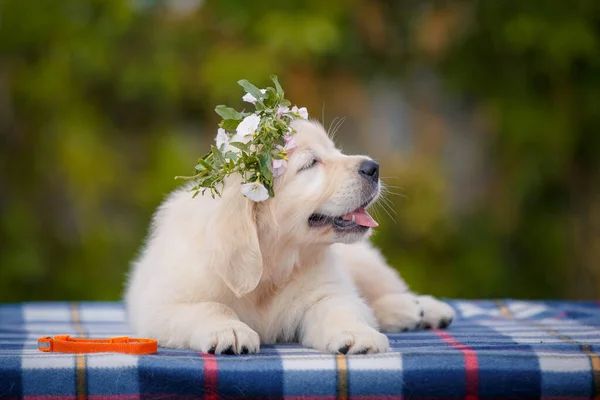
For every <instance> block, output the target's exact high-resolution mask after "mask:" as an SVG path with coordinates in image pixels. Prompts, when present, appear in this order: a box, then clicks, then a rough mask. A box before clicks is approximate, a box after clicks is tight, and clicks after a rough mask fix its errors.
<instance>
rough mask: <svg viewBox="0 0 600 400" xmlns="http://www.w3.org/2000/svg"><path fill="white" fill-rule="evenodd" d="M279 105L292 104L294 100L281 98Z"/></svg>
mask: <svg viewBox="0 0 600 400" xmlns="http://www.w3.org/2000/svg"><path fill="white" fill-rule="evenodd" d="M279 105H281V106H291V105H292V102H291V101H289V100H287V99H282V100H279Z"/></svg>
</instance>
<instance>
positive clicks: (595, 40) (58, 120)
mask: <svg viewBox="0 0 600 400" xmlns="http://www.w3.org/2000/svg"><path fill="white" fill-rule="evenodd" d="M599 42H600V2H598V1H596V0H579V1H565V0H545V1H543V2H535V1H523V0H502V1H494V0H491V1H490V0H470V1H426V0H423V1H408V0H406V1H398V0H327V1H324V0H305V1H299V2H286V1H281V0H268V1H267V0H260V1H259V0H253V1H247V0H210V1H209V0H204V1H202V0H171V1H152V0H35V1H27V0H25V1H24V0H4V1H1V2H0V211H1V214H0V218H1V221H0V301H23V300H38V299H40V300H59V299H60V300H73V299H78V300H83V299H90V300H116V299H118V298H119V297H120V295H121V292H122V288H123V282H124V279H125V274H126V271H127V269H128V267H129V263H130V261H131V260H132V258H134V256H135V254H136V252H137V251H138V249H139V246H140V245H141V244H142V242H143V238H144V236H145V235H146V232H147V227H148V222H149V221H150V217H151V214H152V212H153V211H154V209H155V208H156V207H157V206H158V205H159V203H160V202H161V200H162V199H163V197H164V196H165V194H166V193H168V192H169V191H170V190H172V189H174V188H175V187H177V185H178V184H179V182H177V181H175V180H174V179H173V177H174V176H175V175H181V174H187V173H189V172H191V171H192V168H193V166H194V164H195V160H196V158H197V157H198V156H200V155H202V154H203V153H204V152H205V151H206V149H207V146H208V145H209V143H211V141H212V140H213V139H214V136H215V133H216V124H217V122H218V117H217V116H216V114H214V112H213V110H214V107H215V105H217V104H228V105H232V106H234V107H236V108H241V107H242V102H241V96H242V94H243V92H242V90H241V88H240V87H239V86H237V84H236V81H237V80H239V79H242V78H247V79H249V80H250V81H251V82H253V83H255V84H256V85H257V86H259V87H260V86H264V85H266V84H267V83H268V82H269V81H268V77H269V75H270V74H277V75H278V76H279V78H280V81H281V82H282V85H283V87H284V89H285V90H286V97H288V98H290V99H291V100H292V101H293V102H295V103H297V104H299V105H304V106H307V107H308V110H309V112H310V113H311V116H312V117H313V118H315V119H318V120H320V121H323V122H324V124H325V125H326V127H330V126H332V124H333V126H334V127H335V126H336V125H338V123H339V122H341V120H340V118H345V120H344V121H343V124H342V125H340V126H339V130H338V132H337V134H336V140H337V142H338V144H339V145H340V146H342V147H343V149H344V150H345V151H346V152H358V153H368V154H370V155H372V156H373V157H375V158H377V159H378V160H379V162H380V164H381V166H382V176H384V177H385V178H384V181H385V182H386V183H387V184H388V185H389V188H390V191H391V192H393V193H392V194H390V195H388V196H387V201H388V203H389V205H388V207H387V211H386V210H384V209H383V208H381V209H380V210H379V213H378V220H379V222H380V224H381V227H380V228H379V229H378V232H377V234H376V236H375V238H374V240H375V241H376V243H377V244H378V245H379V246H380V247H381V248H382V249H383V251H384V253H385V255H386V256H387V258H388V259H389V261H390V263H391V264H392V265H393V266H395V267H396V268H398V269H399V270H401V271H402V273H403V275H404V276H405V278H406V279H407V280H408V281H409V282H410V283H411V285H412V286H413V288H414V289H415V290H417V291H424V292H425V291H426V292H430V293H433V294H436V295H439V296H445V297H462V298H478V297H479V298H481V297H520V298H526V299H531V298H569V299H577V298H594V297H597V295H598V292H599V289H600V132H598V131H599V129H600V52H599V49H600V47H599V45H600V43H599ZM388 214H389V215H388Z"/></svg>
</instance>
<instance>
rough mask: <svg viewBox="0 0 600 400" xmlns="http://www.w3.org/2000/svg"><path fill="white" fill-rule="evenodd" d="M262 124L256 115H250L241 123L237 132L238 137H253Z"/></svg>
mask: <svg viewBox="0 0 600 400" xmlns="http://www.w3.org/2000/svg"><path fill="white" fill-rule="evenodd" d="M259 124H260V117H259V116H258V115H256V114H252V115H248V116H247V117H246V118H244V119H243V120H242V122H240V124H239V125H238V126H237V128H236V130H235V131H236V132H237V134H238V135H240V136H242V137H244V136H248V135H253V134H254V132H256V130H257V129H258V125H259Z"/></svg>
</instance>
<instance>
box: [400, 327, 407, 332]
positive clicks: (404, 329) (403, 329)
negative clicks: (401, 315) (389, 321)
mask: <svg viewBox="0 0 600 400" xmlns="http://www.w3.org/2000/svg"><path fill="white" fill-rule="evenodd" d="M400 332H408V328H402V330H401V331H400Z"/></svg>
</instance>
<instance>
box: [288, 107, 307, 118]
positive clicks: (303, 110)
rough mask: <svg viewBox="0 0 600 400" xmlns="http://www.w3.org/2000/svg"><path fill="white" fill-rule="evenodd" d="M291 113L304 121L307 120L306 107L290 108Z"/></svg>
mask: <svg viewBox="0 0 600 400" xmlns="http://www.w3.org/2000/svg"><path fill="white" fill-rule="evenodd" d="M292 112H293V113H296V114H300V116H301V117H302V118H304V119H308V110H307V109H306V107H302V108H298V107H296V106H294V107H292Z"/></svg>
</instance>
